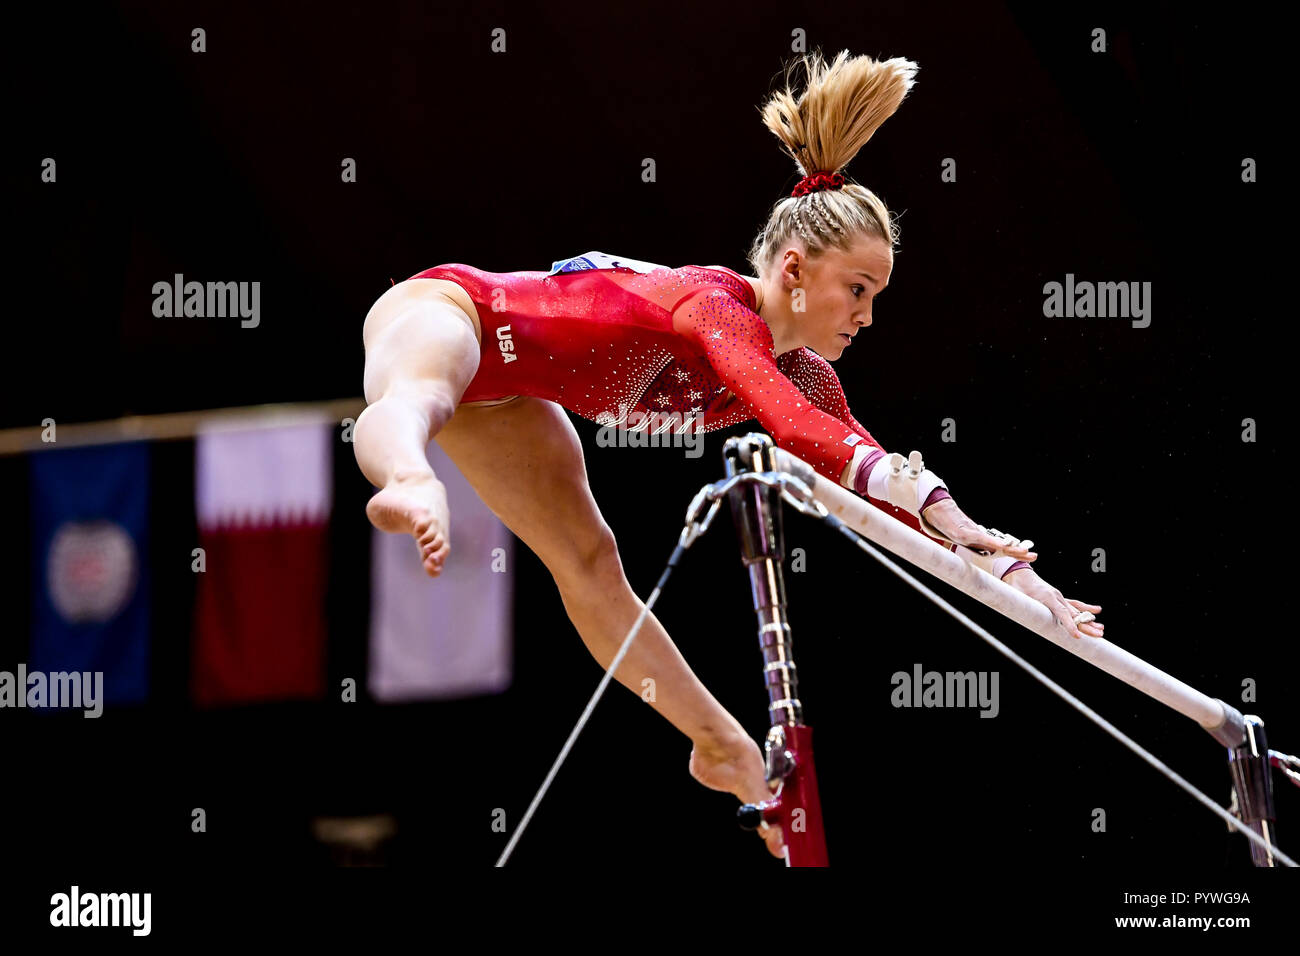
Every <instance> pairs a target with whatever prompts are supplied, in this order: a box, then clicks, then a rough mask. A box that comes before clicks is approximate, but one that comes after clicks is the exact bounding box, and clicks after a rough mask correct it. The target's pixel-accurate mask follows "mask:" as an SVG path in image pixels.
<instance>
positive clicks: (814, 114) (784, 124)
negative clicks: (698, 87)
mask: <svg viewBox="0 0 1300 956" xmlns="http://www.w3.org/2000/svg"><path fill="white" fill-rule="evenodd" d="M798 67H802V68H803V71H804V73H805V74H806V78H807V79H806V85H805V88H804V90H803V91H802V92H801V93H798V94H796V93H795V92H794V91H793V90H791V88H790V76H791V74H792V72H794V71H795V70H796V69H797V68H798ZM917 69H918V67H917V65H916V64H915V63H913V62H912V61H911V60H904V59H898V58H895V59H892V60H884V61H879V60H873V59H872V58H871V57H868V56H855V57H851V58H850V56H849V51H848V50H842V51H840V53H839V54H838V55H837V56H836V57H835V59H834V61H832V62H831V63H830V64H827V63H826V61H825V60H824V59H823V58H822V55H821V53H820V52H814V53H812V54H811V55H808V54H805V55H804V56H803V57H801V58H800V59H798V60H795V61H794V62H793V63H791V64H790V65H789V66H787V67H786V71H785V82H786V86H785V89H784V90H779V91H777V92H775V93H773V94H772V95H771V96H770V97H769V98H768V101H767V103H766V104H765V105H764V106H762V107H760V109H761V110H762V115H763V123H764V125H766V126H767V128H768V129H770V130H771V131H772V132H773V133H774V134H776V138H777V139H779V140H780V141H781V144H782V146H784V148H785V151H786V152H787V153H789V154H790V156H791V157H792V158H793V159H794V161H795V163H796V164H797V165H798V166H799V169H800V171H801V174H802V175H804V176H810V175H812V174H813V173H818V172H825V173H840V172H841V171H842V170H843V169H844V167H845V166H847V165H848V164H849V161H850V160H852V159H853V157H854V156H856V155H857V153H858V150H860V149H861V148H862V147H863V146H864V145H865V144H866V142H867V140H869V139H871V137H872V135H873V134H874V133H875V132H876V130H877V129H879V128H880V124H881V123H883V122H884V121H885V120H887V119H889V117H890V116H892V115H893V114H894V111H895V110H897V109H898V107H899V105H900V104H901V103H902V102H903V98H904V97H905V96H907V92H908V90H910V89H911V88H912V84H913V83H914V82H915V77H916V71H917ZM846 180H847V178H846ZM862 234H866V235H869V236H875V237H877V238H880V239H883V240H885V241H886V242H887V243H889V245H890V246H891V248H892V247H893V246H894V245H895V244H896V243H897V242H898V227H897V225H896V224H895V223H894V221H893V218H892V217H891V216H890V213H889V210H888V209H887V208H886V206H885V204H884V202H882V201H881V199H880V198H879V197H878V196H877V195H876V194H875V193H873V192H872V191H871V190H870V189H867V188H866V187H865V186H860V185H858V184H857V183H855V182H852V181H851V180H847V181H846V182H845V184H844V186H843V187H842V188H840V189H825V190H819V191H817V192H811V193H808V194H806V195H804V196H788V197H786V198H785V199H782V200H781V201H780V202H778V203H777V204H776V205H775V206H774V207H773V208H772V212H771V213H770V214H769V215H768V218H767V224H766V225H765V226H764V227H763V228H762V230H761V231H760V232H759V234H758V235H757V236H756V237H755V239H754V242H753V245H752V246H751V247H750V250H749V264H750V265H751V266H753V268H754V271H755V273H756V274H757V275H759V276H762V275H763V272H764V270H766V269H767V268H768V267H769V266H770V265H771V263H772V260H773V258H774V257H775V256H776V254H777V252H778V251H779V250H780V248H781V247H782V246H784V245H785V244H786V243H787V242H788V241H789V240H790V239H792V238H794V237H795V236H798V237H799V239H801V240H802V241H803V245H804V248H805V249H806V250H807V252H808V255H810V256H816V255H819V254H821V253H822V252H825V251H826V250H827V249H829V248H831V247H835V248H838V249H842V250H845V251H847V250H848V248H849V246H850V245H852V243H853V242H854V240H855V239H856V238H858V237H859V236H860V235H862Z"/></svg>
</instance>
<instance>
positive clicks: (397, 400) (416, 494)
mask: <svg viewBox="0 0 1300 956" xmlns="http://www.w3.org/2000/svg"><path fill="white" fill-rule="evenodd" d="M448 285H451V283H447V282H445V281H440V280H436V279H408V280H407V281H405V282H402V283H400V284H398V285H395V286H393V287H392V288H391V289H389V290H388V291H386V292H385V293H384V294H383V295H382V296H380V297H379V299H378V300H376V302H375V304H374V306H373V307H372V308H371V309H370V313H369V314H368V315H367V316H366V322H365V326H364V327H363V330H362V337H363V339H364V341H365V346H366V369H365V379H364V388H365V396H366V401H367V402H368V403H369V404H368V405H367V406H366V409H365V411H363V412H362V413H361V416H360V417H359V418H358V419H357V424H356V428H355V429H354V431H353V446H354V451H355V453H356V456H357V463H358V464H359V465H360V466H361V471H362V473H363V474H364V475H365V476H366V478H368V479H369V480H370V483H371V484H373V485H375V486H376V487H378V488H379V489H380V490H379V492H378V493H376V494H375V496H374V497H373V498H371V499H370V502H369V503H368V504H367V505H366V515H367V517H369V518H370V521H371V523H372V524H373V525H374V526H375V527H376V528H378V529H380V530H381V531H390V532H400V533H405V534H410V535H411V536H412V537H414V538H415V539H416V542H417V543H418V545H419V548H420V553H421V556H422V558H423V561H424V569H425V572H426V573H428V574H429V575H431V576H437V575H438V574H440V573H441V572H442V568H443V563H444V562H445V561H446V560H447V556H448V554H449V553H450V515H449V513H448V510H447V493H446V489H445V488H444V487H443V484H442V482H441V481H439V480H438V478H437V476H436V475H434V473H433V469H432V468H430V467H429V462H428V459H427V458H426V457H425V449H426V448H427V446H428V444H429V439H431V438H433V436H434V435H436V434H437V433H438V432H439V431H440V430H441V429H442V428H443V426H445V425H446V424H447V422H448V421H450V419H451V417H452V415H453V414H454V413H455V411H456V406H457V404H458V403H459V402H460V398H461V395H463V394H464V392H465V389H466V387H468V385H469V382H470V380H471V379H472V378H473V377H474V373H475V372H476V371H477V370H478V361H479V336H480V332H479V328H478V323H477V321H476V317H475V316H472V315H471V314H467V313H466V311H465V310H464V308H463V307H462V306H460V305H458V304H457V302H456V301H455V299H454V298H453V297H452V296H451V295H448V293H447V291H446V289H447V286H448ZM470 305H471V308H472V305H473V304H472V303H470Z"/></svg>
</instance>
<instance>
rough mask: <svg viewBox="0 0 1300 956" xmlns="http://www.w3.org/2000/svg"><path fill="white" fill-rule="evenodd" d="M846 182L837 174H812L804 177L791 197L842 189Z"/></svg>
mask: <svg viewBox="0 0 1300 956" xmlns="http://www.w3.org/2000/svg"><path fill="white" fill-rule="evenodd" d="M845 182H846V180H845V179H844V177H843V176H841V175H840V174H839V173H813V174H812V175H811V176H805V177H804V178H803V179H801V180H799V182H798V183H797V184H796V185H795V187H794V192H792V193H790V195H791V196H806V195H808V194H809V193H815V192H818V191H819V190H822V189H842V188H843V187H844V183H845Z"/></svg>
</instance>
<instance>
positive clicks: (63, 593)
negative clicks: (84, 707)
mask: <svg viewBox="0 0 1300 956" xmlns="http://www.w3.org/2000/svg"><path fill="white" fill-rule="evenodd" d="M31 479H32V486H31V508H32V556H33V564H32V584H33V588H32V594H33V601H34V604H33V607H32V643H31V650H30V652H29V655H28V660H27V671H28V673H29V674H31V673H32V672H40V673H43V674H45V675H46V678H47V679H48V678H49V675H51V674H54V673H61V672H66V673H72V672H77V673H83V674H93V673H94V672H102V674H103V683H102V685H101V686H102V688H103V700H102V702H101V703H107V704H132V703H139V702H142V701H143V700H144V699H145V697H146V696H147V694H148V671H149V619H150V606H149V602H150V574H149V552H148V547H149V539H148V527H149V448H148V444H147V443H145V442H130V443H124V444H117V445H104V446H99V447H89V448H70V449H65V450H53V449H52V450H50V451H40V452H36V453H34V454H33V455H32V456H31Z"/></svg>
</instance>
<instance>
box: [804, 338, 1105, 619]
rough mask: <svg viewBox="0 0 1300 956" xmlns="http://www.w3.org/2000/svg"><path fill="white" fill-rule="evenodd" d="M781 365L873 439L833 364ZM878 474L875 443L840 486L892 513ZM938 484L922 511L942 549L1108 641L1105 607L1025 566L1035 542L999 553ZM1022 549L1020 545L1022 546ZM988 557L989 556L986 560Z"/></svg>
mask: <svg viewBox="0 0 1300 956" xmlns="http://www.w3.org/2000/svg"><path fill="white" fill-rule="evenodd" d="M779 364H780V365H781V366H783V367H784V368H786V369H787V370H788V371H789V373H790V379H791V380H792V381H793V382H794V383H795V384H796V385H797V386H798V387H799V388H800V389H801V390H802V391H803V393H804V394H805V395H807V396H808V397H809V398H810V399H812V400H813V401H814V402H815V403H816V404H817V406H818V407H819V408H820V409H822V410H823V411H824V412H826V413H827V414H829V415H833V416H834V417H836V418H838V419H840V420H841V421H843V422H844V423H845V424H847V425H849V426H850V427H852V428H853V429H854V430H855V431H857V432H858V433H860V434H862V435H867V437H870V436H869V435H868V433H867V430H866V429H865V428H863V427H862V426H861V425H860V424H858V421H857V419H855V418H854V417H853V415H852V414H851V413H850V412H849V406H848V401H847V400H846V399H845V397H844V389H843V387H842V386H841V385H840V381H839V376H837V375H836V374H835V371H834V370H833V369H832V368H831V366H830V363H829V362H827V361H826V360H825V359H824V358H822V357H821V356H820V355H818V354H817V353H816V352H813V351H812V350H811V349H799V350H797V352H790V353H786V354H785V355H782V356H781V360H780V362H779ZM877 468H880V469H883V470H884V471H885V472H888V471H889V470H890V468H889V462H888V461H887V460H885V458H884V452H883V450H882V449H881V448H880V446H879V444H878V443H876V442H875V440H874V439H873V440H872V444H871V446H869V447H865V448H864V447H863V446H858V449H857V450H855V452H854V454H853V460H852V461H850V462H849V463H848V465H846V466H845V468H844V471H843V472H842V473H841V475H840V484H841V485H843V486H844V487H846V488H852V489H853V490H854V491H856V492H858V493H859V494H862V495H864V497H866V498H867V500H868V501H870V502H871V503H872V504H874V505H877V506H878V507H881V508H884V509H886V510H889V509H890V508H891V506H890V505H889V504H888V503H887V502H885V501H881V500H879V499H878V498H876V497H874V496H871V495H867V494H866V491H867V490H868V488H869V487H875V488H876V489H877V490H878V491H881V494H885V493H886V492H885V491H884V490H882V488H883V486H884V484H885V482H886V481H887V480H893V481H897V480H898V479H897V478H895V477H894V476H892V475H890V476H889V478H888V479H886V478H885V477H884V475H883V474H881V473H877V471H876V469H877ZM924 474H926V473H925V472H923V473H922V475H924ZM936 481H937V479H934V481H931V482H930V483H929V484H931V485H934V487H933V490H931V491H929V492H928V493H927V498H926V502H925V504H923V505H922V506H921V509H920V512H921V514H922V515H923V516H924V518H925V523H926V525H927V526H930V527H937V528H940V529H942V533H943V534H945V535H947V538H948V539H950V540H944V539H938V540H939V543H940V544H942V545H943V546H944V547H946V548H948V549H949V550H950V551H955V552H956V553H957V554H958V556H959V557H961V558H962V559H963V560H965V561H967V562H969V563H972V564H975V565H977V566H978V567H980V568H983V569H984V570H985V571H988V572H989V573H990V574H993V575H994V576H995V577H999V578H1001V579H1002V580H1003V581H1005V582H1006V583H1007V584H1010V585H1011V586H1012V587H1014V588H1015V589H1016V590H1018V591H1020V592H1022V593H1024V594H1027V595H1029V596H1030V597H1031V598H1033V599H1034V600H1036V601H1039V602H1041V603H1042V604H1043V605H1045V606H1046V607H1047V609H1048V610H1049V611H1051V612H1052V614H1053V615H1055V617H1056V619H1057V620H1058V621H1060V622H1061V624H1062V625H1063V626H1064V627H1065V629H1066V631H1067V632H1068V633H1069V634H1070V635H1071V636H1072V637H1076V638H1079V637H1103V636H1105V627H1106V626H1105V625H1104V624H1102V623H1101V622H1099V621H1097V620H1096V619H1095V615H1096V614H1098V613H1100V611H1101V606H1100V605H1096V604H1087V603H1085V602H1083V601H1078V600H1075V599H1073V598H1067V597H1066V596H1065V595H1064V594H1062V593H1061V592H1060V590H1058V589H1057V588H1055V587H1053V586H1052V585H1051V584H1048V583H1047V582H1046V581H1044V580H1043V579H1042V578H1040V577H1039V576H1038V575H1037V574H1036V573H1035V572H1034V569H1033V568H1031V567H1030V566H1029V564H1028V562H1027V561H1023V560H1019V558H1018V555H1023V556H1025V557H1027V558H1029V560H1031V561H1032V560H1033V559H1034V558H1036V557H1037V555H1035V554H1034V553H1033V552H1031V551H1029V548H1030V547H1032V542H1024V543H1023V547H1021V548H1019V549H1010V548H1003V549H1002V553H1000V554H998V553H996V549H997V546H998V545H999V543H1000V540H999V539H997V538H994V537H993V536H992V535H991V534H990V533H989V532H988V531H987V530H986V529H985V528H983V527H982V526H980V525H977V524H975V522H973V521H971V519H970V518H968V517H966V515H965V514H963V513H962V511H961V509H960V508H958V507H957V503H956V502H955V501H953V499H952V497H951V496H950V495H948V493H947V489H946V488H944V487H943V486H942V485H941V484H935V482H936ZM909 482H911V483H912V484H917V483H918V482H914V481H912V480H911V479H909V478H906V477H904V478H903V481H902V483H903V484H904V485H907V484H908V483H909ZM927 487H928V485H927ZM912 494H913V496H914V498H915V497H919V494H920V493H919V492H913V493H912ZM892 511H893V513H894V516H895V517H897V518H899V519H900V520H902V521H905V522H906V523H907V524H909V525H911V526H912V527H913V528H917V525H918V524H919V522H918V521H917V519H916V518H915V517H914V516H913V515H912V514H910V513H908V512H906V511H900V510H899V509H898V508H893V509H892ZM918 530H920V531H921V532H922V533H926V529H925V528H918ZM931 537H933V535H931ZM1007 537H1009V536H1007ZM1012 540H1014V539H1012ZM950 541H960V542H963V543H962V544H961V545H959V544H955V543H950ZM1016 543H1017V544H1020V542H1016ZM967 545H969V547H968V546H967ZM972 547H977V548H981V549H982V550H980V551H972V550H971V548H972ZM984 551H988V552H989V553H987V554H986V553H984ZM1008 552H1010V553H1008Z"/></svg>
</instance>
